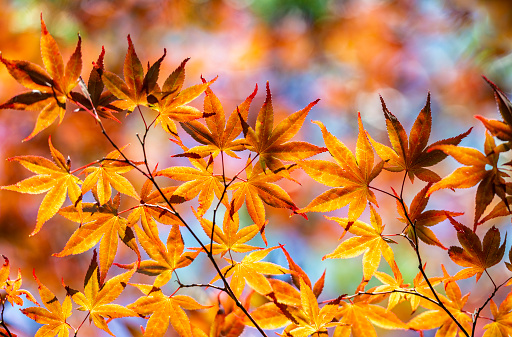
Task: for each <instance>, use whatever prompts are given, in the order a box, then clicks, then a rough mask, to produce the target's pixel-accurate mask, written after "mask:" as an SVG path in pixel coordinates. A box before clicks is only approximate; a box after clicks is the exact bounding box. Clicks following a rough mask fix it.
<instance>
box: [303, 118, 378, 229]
mask: <svg viewBox="0 0 512 337" xmlns="http://www.w3.org/2000/svg"><path fill="white" fill-rule="evenodd" d="M314 123H315V124H317V125H318V126H319V127H320V129H321V130H322V135H323V138H324V142H325V145H326V146H327V148H328V149H329V152H330V153H331V155H332V156H333V158H334V160H335V161H336V163H333V162H330V161H325V160H304V161H300V162H298V163H297V164H298V165H299V166H300V168H302V169H303V170H304V172H306V173H307V174H308V175H309V176H310V177H311V178H313V179H315V180H316V181H318V182H319V183H321V184H324V185H327V186H330V187H334V188H331V189H330V190H327V191H326V192H324V193H322V194H320V195H319V196H318V197H316V198H315V199H313V200H312V201H311V202H310V203H309V205H307V206H306V207H305V208H302V209H300V210H298V211H297V212H299V213H304V212H329V211H333V210H336V209H339V208H341V207H344V206H346V205H348V204H350V205H349V211H348V218H349V222H354V221H355V220H357V219H358V218H359V216H360V215H361V213H363V211H364V209H365V208H366V204H367V203H368V202H369V203H372V204H375V205H377V199H376V198H375V194H374V193H373V192H372V191H371V190H370V186H369V184H370V182H371V181H372V180H373V179H374V178H375V177H376V176H377V175H379V173H380V171H381V170H382V167H383V165H384V163H383V162H381V163H380V164H377V165H376V166H373V160H374V154H373V149H372V147H371V145H370V142H369V141H368V138H367V137H366V133H365V131H364V128H363V123H362V121H361V114H358V123H359V136H358V137H357V144H356V155H355V156H354V155H353V154H352V152H350V150H349V149H348V148H347V147H346V146H345V144H343V142H341V141H340V140H339V139H337V138H336V137H334V136H333V135H332V134H331V133H329V132H328V131H327V129H326V127H325V126H324V125H323V124H322V123H321V122H314Z"/></svg>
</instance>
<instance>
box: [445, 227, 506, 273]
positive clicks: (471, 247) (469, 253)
mask: <svg viewBox="0 0 512 337" xmlns="http://www.w3.org/2000/svg"><path fill="white" fill-rule="evenodd" d="M449 219H450V222H451V223H452V225H453V227H455V229H456V230H457V238H458V239H459V242H460V244H461V245H462V247H457V246H451V247H450V249H449V250H448V255H449V256H450V258H451V259H452V261H453V262H455V263H456V264H458V265H459V266H462V267H466V269H463V270H461V271H459V272H458V273H457V274H455V275H454V276H453V279H454V280H460V279H464V278H469V277H472V276H473V275H476V281H477V282H478V280H479V279H480V276H482V273H483V272H484V271H485V270H486V269H487V268H490V267H492V266H494V265H496V264H497V263H499V262H500V261H501V259H502V258H503V255H504V254H505V246H506V243H507V236H506V234H505V240H504V241H503V243H502V244H501V246H500V242H501V239H500V231H499V230H498V229H497V228H496V227H494V226H492V227H491V228H489V230H488V231H487V233H486V234H485V236H484V239H483V241H480V238H479V237H478V235H476V233H475V232H473V231H472V230H471V229H469V228H468V227H466V226H464V225H462V224H461V223H459V222H457V221H455V220H454V219H453V218H451V217H450V218H449Z"/></svg>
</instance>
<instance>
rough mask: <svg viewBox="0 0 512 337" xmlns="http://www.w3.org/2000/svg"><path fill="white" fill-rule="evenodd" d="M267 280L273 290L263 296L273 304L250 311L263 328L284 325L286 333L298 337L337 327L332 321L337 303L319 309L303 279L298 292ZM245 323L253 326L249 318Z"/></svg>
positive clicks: (278, 281)
mask: <svg viewBox="0 0 512 337" xmlns="http://www.w3.org/2000/svg"><path fill="white" fill-rule="evenodd" d="M269 281H271V284H272V289H273V290H274V291H273V292H272V293H270V294H267V295H266V297H267V298H269V299H270V300H271V301H273V302H269V303H266V304H263V305H261V306H259V307H258V308H256V309H255V310H254V311H252V312H251V316H252V317H253V318H254V320H255V321H256V322H257V323H258V325H260V326H261V327H262V328H263V329H277V328H282V327H284V326H286V325H287V327H286V329H285V331H286V332H287V334H289V335H291V336H297V337H298V336H307V335H311V334H315V333H326V332H327V330H326V329H327V328H329V327H333V326H336V325H338V323H337V322H335V321H334V322H333V318H334V317H335V316H336V314H337V313H338V304H337V303H335V302H333V303H328V304H327V305H325V306H323V307H322V308H321V309H320V308H319V306H318V301H317V295H316V294H315V293H314V291H313V290H312V289H311V287H310V286H309V285H308V284H307V282H306V280H304V279H303V278H302V277H299V287H300V292H299V291H297V290H296V289H295V288H293V287H292V286H291V285H290V284H288V283H286V282H283V281H280V280H269ZM244 322H245V323H246V324H248V325H252V323H251V322H250V321H249V320H248V319H244Z"/></svg>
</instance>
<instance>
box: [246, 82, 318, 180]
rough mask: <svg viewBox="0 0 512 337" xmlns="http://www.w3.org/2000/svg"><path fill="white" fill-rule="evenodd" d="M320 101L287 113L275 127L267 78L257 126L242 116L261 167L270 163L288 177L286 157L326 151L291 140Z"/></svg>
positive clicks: (306, 156)
mask: <svg viewBox="0 0 512 337" xmlns="http://www.w3.org/2000/svg"><path fill="white" fill-rule="evenodd" d="M318 101H319V100H316V101H313V102H311V103H309V105H308V106H307V107H305V108H304V109H302V110H299V111H297V112H295V113H293V114H291V115H290V116H288V117H286V118H285V119H284V120H282V121H281V122H280V123H279V124H278V125H277V126H276V127H275V128H274V129H272V128H273V126H274V108H273V106H272V96H271V93H270V87H269V84H268V82H267V96H266V99H265V102H264V103H263V106H262V107H261V109H260V111H259V113H258V117H257V119H256V126H255V128H254V130H253V129H252V128H251V127H250V126H249V125H247V123H246V122H245V120H244V119H243V118H242V116H240V118H241V122H242V127H243V129H244V135H245V139H246V141H247V148H248V149H249V150H251V151H253V152H256V153H258V155H259V160H258V162H259V163H260V166H261V168H262V170H265V169H266V168H267V167H268V168H269V169H270V170H271V171H272V172H274V173H279V172H280V174H283V175H284V176H285V177H288V174H287V173H286V167H285V166H284V164H283V163H282V161H283V160H284V161H298V160H302V159H306V158H309V157H311V156H314V155H316V154H318V153H322V152H324V151H326V149H325V148H321V147H318V146H316V145H313V144H310V143H307V142H297V141H296V142H289V140H290V139H291V138H292V137H293V136H295V135H296V134H297V132H298V131H299V130H300V128H301V127H302V124H303V123H304V120H305V119H306V116H307V115H308V113H309V111H310V110H311V108H313V106H315V105H316V104H317V103H318ZM256 165H258V164H256Z"/></svg>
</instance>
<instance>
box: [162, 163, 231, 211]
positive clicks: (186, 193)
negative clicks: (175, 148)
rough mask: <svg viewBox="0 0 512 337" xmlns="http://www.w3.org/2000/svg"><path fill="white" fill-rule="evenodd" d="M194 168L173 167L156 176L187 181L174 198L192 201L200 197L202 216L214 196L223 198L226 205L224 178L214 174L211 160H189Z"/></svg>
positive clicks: (199, 209) (175, 193) (177, 190)
mask: <svg viewBox="0 0 512 337" xmlns="http://www.w3.org/2000/svg"><path fill="white" fill-rule="evenodd" d="M189 160H190V162H191V163H192V165H193V166H194V168H192V167H184V166H173V167H169V168H166V169H163V170H161V171H158V172H157V173H156V176H164V177H168V178H171V179H174V180H180V181H185V183H183V184H181V185H180V186H179V187H178V188H177V189H176V190H175V191H174V194H173V195H174V196H176V197H178V198H181V199H183V200H186V201H188V200H192V199H194V198H195V197H196V196H198V195H199V207H198V208H197V211H198V213H199V214H200V215H203V214H204V213H206V211H207V210H208V209H209V208H210V206H211V204H212V202H213V196H214V195H216V196H217V198H219V199H220V198H221V197H222V198H223V202H224V204H226V203H227V198H226V196H225V194H223V193H222V192H223V191H224V184H223V179H222V176H218V175H216V174H214V173H213V164H212V161H211V160H210V161H209V162H206V161H205V160H204V159H193V158H189Z"/></svg>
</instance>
